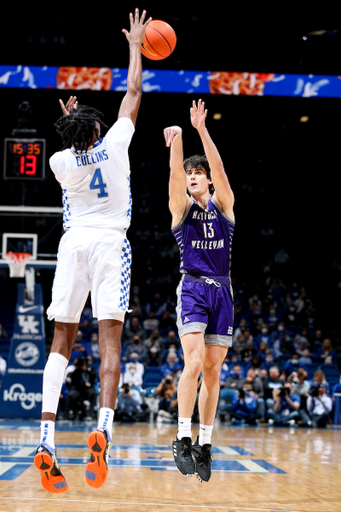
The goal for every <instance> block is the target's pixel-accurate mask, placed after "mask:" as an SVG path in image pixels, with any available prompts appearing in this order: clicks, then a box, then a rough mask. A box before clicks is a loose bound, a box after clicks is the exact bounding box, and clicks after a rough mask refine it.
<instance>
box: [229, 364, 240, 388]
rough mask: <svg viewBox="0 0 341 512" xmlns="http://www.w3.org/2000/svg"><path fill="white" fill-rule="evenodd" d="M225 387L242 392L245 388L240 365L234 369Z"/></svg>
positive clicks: (236, 365)
mask: <svg viewBox="0 0 341 512" xmlns="http://www.w3.org/2000/svg"><path fill="white" fill-rule="evenodd" d="M225 387H226V388H229V389H237V390H240V389H242V387H243V370H242V367H241V366H240V365H239V364H235V365H234V366H233V367H232V370H231V372H230V376H229V377H228V378H227V379H226V381H225Z"/></svg>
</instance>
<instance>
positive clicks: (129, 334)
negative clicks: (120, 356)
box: [123, 316, 146, 344]
mask: <svg viewBox="0 0 341 512" xmlns="http://www.w3.org/2000/svg"><path fill="white" fill-rule="evenodd" d="M136 335H137V336H139V337H140V340H141V341H144V340H145V339H146V331H145V330H144V329H143V327H142V326H141V325H140V321H139V319H138V318H137V316H131V317H130V320H129V327H127V328H126V329H124V330H123V343H125V344H127V343H128V342H129V341H132V340H133V337H134V336H136Z"/></svg>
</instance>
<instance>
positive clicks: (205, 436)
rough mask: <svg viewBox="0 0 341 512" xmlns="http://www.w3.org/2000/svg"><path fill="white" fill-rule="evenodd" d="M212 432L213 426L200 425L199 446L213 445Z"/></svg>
mask: <svg viewBox="0 0 341 512" xmlns="http://www.w3.org/2000/svg"><path fill="white" fill-rule="evenodd" d="M212 430H213V425H202V424H201V423H200V429H199V444H200V446H204V444H212V443H211V440H212Z"/></svg>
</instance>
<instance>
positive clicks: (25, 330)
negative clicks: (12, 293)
mask: <svg viewBox="0 0 341 512" xmlns="http://www.w3.org/2000/svg"><path fill="white" fill-rule="evenodd" d="M34 318H35V317H34V315H18V323H19V325H20V327H21V334H39V329H38V325H39V321H38V320H35V319H34Z"/></svg>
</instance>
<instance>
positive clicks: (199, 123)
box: [190, 100, 207, 132]
mask: <svg viewBox="0 0 341 512" xmlns="http://www.w3.org/2000/svg"><path fill="white" fill-rule="evenodd" d="M190 112H191V123H192V126H193V127H194V128H196V129H197V130H198V131H199V132H200V131H201V130H203V129H204V128H205V119H206V116H207V109H205V102H204V101H202V100H199V101H198V106H197V105H196V103H195V101H193V106H192V108H191V110H190Z"/></svg>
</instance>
